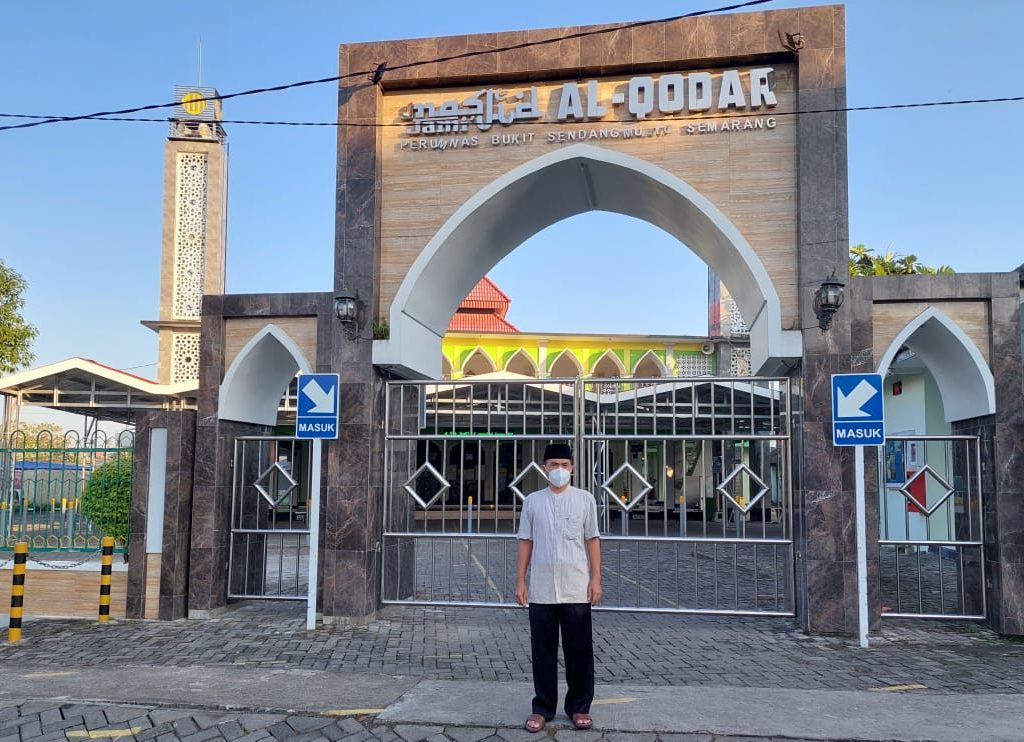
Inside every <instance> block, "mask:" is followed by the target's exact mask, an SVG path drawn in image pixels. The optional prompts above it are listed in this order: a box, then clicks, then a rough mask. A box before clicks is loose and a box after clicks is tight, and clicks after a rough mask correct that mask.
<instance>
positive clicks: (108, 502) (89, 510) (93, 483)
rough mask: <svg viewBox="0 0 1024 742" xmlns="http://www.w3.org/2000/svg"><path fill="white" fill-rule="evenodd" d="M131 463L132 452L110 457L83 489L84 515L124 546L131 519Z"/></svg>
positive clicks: (101, 531) (90, 477) (91, 476)
mask: <svg viewBox="0 0 1024 742" xmlns="http://www.w3.org/2000/svg"><path fill="white" fill-rule="evenodd" d="M132 463H133V459H132V455H131V454H130V453H126V454H121V455H120V456H118V457H117V458H115V459H114V460H112V461H108V462H107V463H105V464H103V466H100V467H98V468H97V469H96V470H95V471H94V472H93V473H92V474H90V475H89V481H87V482H86V484H85V491H84V492H83V493H82V515H84V516H85V517H86V518H89V520H91V521H92V522H93V525H95V526H96V528H97V529H98V530H99V531H100V533H102V534H103V535H104V536H113V537H114V539H115V540H116V541H117V542H118V543H119V544H120V545H122V546H123V545H124V544H125V543H126V542H127V540H128V527H129V525H130V521H131V511H132Z"/></svg>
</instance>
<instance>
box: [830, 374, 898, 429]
mask: <svg viewBox="0 0 1024 742" xmlns="http://www.w3.org/2000/svg"><path fill="white" fill-rule="evenodd" d="M882 399H883V395H882V377H881V375H880V374H833V375H832V445H835V446H881V445H882V444H883V443H885V414H884V406H883V404H882Z"/></svg>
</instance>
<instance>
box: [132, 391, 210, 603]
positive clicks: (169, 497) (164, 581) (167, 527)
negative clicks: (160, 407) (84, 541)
mask: <svg viewBox="0 0 1024 742" xmlns="http://www.w3.org/2000/svg"><path fill="white" fill-rule="evenodd" d="M154 429H164V430H166V431H167V451H166V469H165V475H164V508H163V512H162V513H149V512H148V507H147V505H148V502H149V483H150V457H149V454H150V442H151V440H152V431H153V430H154ZM195 433H196V415H195V412H193V411H190V410H183V411H176V412H163V411H160V412H147V413H143V414H141V415H140V416H139V418H138V419H137V421H136V426H135V436H136V437H135V461H134V474H133V482H132V513H131V537H130V547H129V553H128V599H127V615H128V617H129V618H142V617H144V616H153V615H155V616H156V617H157V618H159V619H161V620H165V621H169V620H174V619H178V618H182V617H184V616H185V613H186V611H187V607H188V555H189V544H190V540H191V516H192V480H193V473H194V465H195ZM154 517H155V518H160V519H161V520H162V522H163V529H162V541H161V550H160V552H159V553H160V559H159V569H160V575H159V593H158V594H157V600H158V605H157V606H155V610H153V609H154V606H147V605H146V603H145V599H146V583H147V570H148V569H149V568H151V567H152V566H155V565H154V564H153V560H150V559H147V553H148V552H149V551H151V547H152V545H151V544H147V543H146V531H147V524H148V522H149V520H150V518H154Z"/></svg>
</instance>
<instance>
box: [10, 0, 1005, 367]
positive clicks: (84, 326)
mask: <svg viewBox="0 0 1024 742" xmlns="http://www.w3.org/2000/svg"><path fill="white" fill-rule="evenodd" d="M715 4H716V3H715V2H714V0H682V1H678V0H677V2H662V1H660V0H659V1H656V2H655V1H648V2H645V3H631V4H624V3H622V2H611V1H609V0H592V1H591V2H588V3H551V2H548V1H547V0H544V1H541V0H520V1H518V2H514V3H480V2H465V1H463V0H449V1H448V2H445V3H412V2H405V1H404V0H397V1H396V2H391V3H355V2H333V3H332V2H297V3H279V2H275V3H267V2H259V1H254V2H245V3H243V2H216V3H204V4H202V5H200V6H196V14H195V17H188V16H187V15H184V14H183V13H182V12H181V8H182V7H183V6H182V5H181V4H169V3H139V2H104V3H95V2H94V3H82V2H49V3H18V4H13V5H10V6H9V7H7V8H5V11H4V16H5V18H4V21H5V29H6V33H5V34H4V43H3V44H2V45H0V69H3V70H4V73H3V80H4V88H5V95H4V101H3V104H2V106H0V111H3V112H16V113H40V114H65V113H83V112H89V111H94V110H103V109H107V108H120V107H127V106H131V105H139V104H145V103H153V102H162V101H164V100H167V99H169V98H170V97H171V92H172V88H173V86H174V85H175V84H181V83H185V84H188V83H194V82H195V81H196V77H197V45H198V40H199V37H200V36H201V37H202V41H203V50H204V54H203V74H202V82H203V83H204V84H208V85H214V86H216V87H217V88H218V89H219V90H220V91H221V92H222V93H223V92H231V91H236V90H242V89H246V88H251V87H258V86H262V85H268V84H278V83H284V82H290V81H294V80H300V79H306V78H313V77H322V76H328V75H332V74H336V73H337V47H338V44H339V43H346V42H357V41H366V40H375V39H386V38H405V37H412V36H433V35H447V34H463V33H475V32H483V31H500V30H512V29H520V28H536V27H549V26H562V25H580V24H589V23H601V22H611V21H629V20H638V19H645V18H660V17H665V16H670V15H675V14H679V13H683V12H688V11H692V10H697V9H702V8H708V7H713V6H714V5H715ZM717 4H725V3H722V2H720V3H717ZM815 4H820V3H815V2H807V1H806V0H805V1H804V2H790V1H787V0H779V1H777V2H773V3H770V4H768V5H767V6H762V7H763V8H767V9H775V8H785V7H794V6H800V5H815ZM1022 20H1024V10H1022V5H1021V4H1020V3H1019V2H1017V1H1016V0H986V2H979V3H965V2H962V1H954V0H931V1H926V0H853V1H852V2H850V3H849V4H848V5H847V78H848V97H849V103H850V105H854V106H856V105H877V104H889V103H902V102H917V101H930V100H941V99H961V98H985V97H997V96H1012V95H1022V94H1024V82H1022V81H1021V78H1020V75H1019V72H1018V68H1019V65H1018V63H1017V54H1016V51H1017V49H1018V46H1019V41H1018V34H1019V28H1020V27H1021V21H1022ZM334 102H335V92H334V87H333V86H331V85H321V86H316V87H311V88H305V89H300V90H296V91H289V92H283V93H274V94H268V95H262V96H255V97H251V98H247V99H241V100H233V101H228V102H226V103H225V115H226V117H228V118H262V119H267V118H274V119H297V120H323V121H329V120H333V117H334ZM1022 113H1024V104H1022V103H1006V104H995V105H986V106H964V107H958V108H932V109H923V110H909V111H884V112H864V113H851V114H850V115H849V160H850V219H851V234H850V238H851V242H853V243H861V242H863V243H866V244H868V245H870V246H873V247H875V248H876V249H878V250H881V251H884V250H886V249H894V250H896V251H898V252H913V253H915V254H917V255H918V256H919V258H920V259H921V260H922V261H924V262H926V263H931V264H939V263H948V264H950V265H952V266H953V267H954V268H956V269H957V270H958V271H960V272H967V271H1000V270H1011V269H1013V268H1014V267H1015V266H1017V265H1019V264H1020V263H1021V262H1024V258H1022V251H1021V249H1020V236H1021V232H1020V226H1019V219H1018V218H1017V215H1018V214H1019V213H1020V208H1021V206H1020V200H1021V188H1020V186H1019V182H1018V178H1019V174H1020V173H1021V172H1022V171H1024V143H1022V142H1024V138H1022V137H1021V136H1020V131H1021V129H1020V120H1021V116H1022ZM166 133H167V127H166V125H165V124H140V123H108V122H81V123H71V124H57V125H52V126H46V127H39V128H36V129H31V130H24V131H11V132H4V133H0V162H2V163H3V168H2V170H0V256H2V257H3V259H4V260H5V261H6V262H7V263H8V264H9V265H10V266H11V267H13V268H14V269H16V270H18V271H19V272H21V273H22V274H23V275H24V276H25V278H26V279H27V280H28V282H29V285H30V288H29V291H28V294H27V297H26V299H27V303H26V307H25V314H26V315H27V318H28V319H29V321H31V322H32V323H34V324H35V325H36V326H37V327H38V329H39V338H38V340H37V341H36V344H35V352H36V363H37V364H43V363H50V362H53V361H57V360H60V359H62V358H66V357H69V356H73V355H80V356H85V357H91V358H94V359H96V360H99V361H102V362H105V363H109V364H111V365H114V366H119V367H122V368H127V367H135V370H136V372H137V373H140V374H142V375H154V374H155V365H149V364H155V361H156V336H155V335H154V334H153V333H151V332H150V331H149V330H146V329H144V328H143V327H141V326H140V325H139V320H141V319H154V318H155V317H156V315H157V301H158V297H157V291H158V282H159V262H160V227H161V187H162V164H163V144H164V139H165V137H166ZM334 137H335V132H334V131H333V130H332V129H330V128H323V129H308V128H273V127H247V126H241V125H235V126H229V127H228V141H229V145H230V153H231V159H230V168H231V169H230V199H229V203H230V211H229V220H228V290H229V291H230V292H253V291H328V290H330V289H331V281H330V274H331V267H332V250H333V242H334V202H333V189H334V181H335V158H334V150H335V139H334ZM623 244H628V245H630V246H631V259H630V260H629V261H625V263H624V261H622V259H621V256H620V254H619V253H618V252H617V251H618V249H619V248H620V246H621V245H623ZM541 266H543V270H542V269H541ZM491 275H492V277H493V278H494V279H495V280H496V281H497V282H498V283H499V285H501V286H502V288H504V289H505V290H506V292H507V293H509V294H510V295H511V296H512V298H513V307H512V312H511V314H510V319H511V320H512V321H513V322H515V323H516V324H518V325H519V326H520V328H522V329H525V330H537V331H543V330H551V331H590V332H599V331H611V332H625V331H630V332H644V333H702V332H704V331H705V323H706V308H705V301H704V296H705V291H706V288H705V287H706V273H705V267H704V265H703V263H701V262H700V261H698V260H697V259H696V258H694V257H693V256H692V254H690V253H689V251H688V250H686V249H685V248H684V247H682V246H681V245H680V244H679V243H678V242H675V241H674V240H673V239H672V238H670V237H668V236H667V235H664V234H663V233H660V232H659V231H658V230H657V229H655V228H652V227H649V226H647V225H644V224H642V223H639V222H635V221H632V220H629V219H626V218H624V217H614V216H611V215H606V214H590V215H585V216H583V217H577V218H575V219H572V220H569V221H567V222H563V223H561V224H558V225H555V226H553V227H551V228H549V229H548V230H545V231H544V232H542V233H541V234H539V235H537V236H535V237H534V238H533V239H531V240H530V241H528V242H527V243H524V245H523V246H522V247H521V248H520V249H518V250H516V251H515V252H514V253H512V254H511V255H510V256H509V257H508V258H506V260H505V261H503V262H502V263H501V264H500V265H499V266H497V267H496V269H495V270H494V271H493V272H492V274H491ZM609 296H611V297H613V298H612V299H609Z"/></svg>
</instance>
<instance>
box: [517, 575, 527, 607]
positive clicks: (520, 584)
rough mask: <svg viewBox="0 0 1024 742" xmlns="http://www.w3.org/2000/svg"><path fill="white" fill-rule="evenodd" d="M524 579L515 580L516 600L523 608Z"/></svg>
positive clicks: (524, 595)
mask: <svg viewBox="0 0 1024 742" xmlns="http://www.w3.org/2000/svg"><path fill="white" fill-rule="evenodd" d="M526 596H527V590H526V580H517V581H516V602H517V603H519V605H521V606H522V607H523V608H525V607H526Z"/></svg>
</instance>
